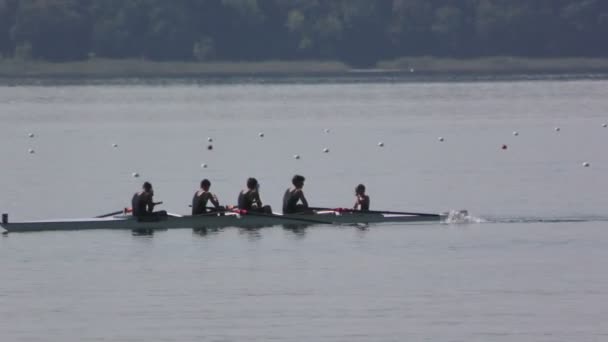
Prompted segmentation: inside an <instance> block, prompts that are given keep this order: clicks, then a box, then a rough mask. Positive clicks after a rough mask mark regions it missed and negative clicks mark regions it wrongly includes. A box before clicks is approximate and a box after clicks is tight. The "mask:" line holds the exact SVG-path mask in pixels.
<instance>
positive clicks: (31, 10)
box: [11, 0, 91, 61]
mask: <svg viewBox="0 0 608 342" xmlns="http://www.w3.org/2000/svg"><path fill="white" fill-rule="evenodd" d="M90 23H91V20H90V18H89V13H88V1H86V0H83V1H78V0H20V1H19V2H18V7H17V9H16V12H15V24H14V26H13V27H12V29H11V36H12V40H13V42H14V43H15V45H22V44H31V52H32V57H34V58H41V59H48V60H52V61H65V60H74V59H82V58H85V57H86V56H87V54H88V52H89V43H90V33H91V24H90Z"/></svg>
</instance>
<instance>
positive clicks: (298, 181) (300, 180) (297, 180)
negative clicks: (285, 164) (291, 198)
mask: <svg viewBox="0 0 608 342" xmlns="http://www.w3.org/2000/svg"><path fill="white" fill-rule="evenodd" d="M305 180H306V178H304V176H300V175H295V176H293V178H292V179H291V184H293V186H295V187H296V189H301V188H302V187H303V186H304V181H305Z"/></svg>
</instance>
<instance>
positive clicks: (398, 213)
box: [308, 207, 440, 218]
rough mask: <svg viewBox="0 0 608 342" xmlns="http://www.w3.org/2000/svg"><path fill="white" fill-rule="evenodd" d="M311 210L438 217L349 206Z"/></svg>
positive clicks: (435, 215) (436, 215) (437, 215)
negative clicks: (365, 209) (358, 208)
mask: <svg viewBox="0 0 608 342" xmlns="http://www.w3.org/2000/svg"><path fill="white" fill-rule="evenodd" d="M308 209H312V210H328V211H337V212H347V213H362V214H366V213H367V214H389V215H412V216H424V217H437V218H439V217H440V216H439V214H429V213H410V212H405V211H388V210H367V211H360V210H355V209H351V208H318V207H314V208H308Z"/></svg>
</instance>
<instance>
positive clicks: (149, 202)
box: [131, 182, 167, 220]
mask: <svg viewBox="0 0 608 342" xmlns="http://www.w3.org/2000/svg"><path fill="white" fill-rule="evenodd" d="M156 204H157V203H154V190H153V189H152V184H150V182H144V184H143V186H142V191H140V192H136V193H135V194H134V195H133V198H132V199H131V207H132V214H133V216H135V217H137V218H138V219H139V220H141V219H143V218H153V219H154V218H159V217H163V216H167V212H166V211H164V210H161V211H154V206H155V205H156Z"/></svg>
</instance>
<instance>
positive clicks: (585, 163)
mask: <svg viewBox="0 0 608 342" xmlns="http://www.w3.org/2000/svg"><path fill="white" fill-rule="evenodd" d="M589 165H591V164H589V163H588V162H584V163H583V166H584V167H589Z"/></svg>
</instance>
